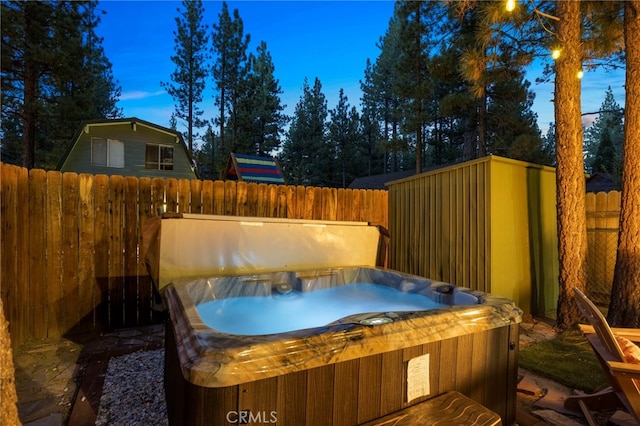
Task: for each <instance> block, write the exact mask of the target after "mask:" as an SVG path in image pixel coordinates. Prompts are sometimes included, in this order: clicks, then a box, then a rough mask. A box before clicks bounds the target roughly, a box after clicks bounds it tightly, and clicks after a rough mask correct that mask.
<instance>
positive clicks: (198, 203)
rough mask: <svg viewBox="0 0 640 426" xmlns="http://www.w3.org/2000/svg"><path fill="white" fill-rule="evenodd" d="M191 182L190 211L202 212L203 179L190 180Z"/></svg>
mask: <svg viewBox="0 0 640 426" xmlns="http://www.w3.org/2000/svg"><path fill="white" fill-rule="evenodd" d="M187 182H189V181H187ZM190 184H191V188H190V190H191V194H190V200H191V204H190V206H189V213H196V214H202V181H201V180H192V181H190Z"/></svg>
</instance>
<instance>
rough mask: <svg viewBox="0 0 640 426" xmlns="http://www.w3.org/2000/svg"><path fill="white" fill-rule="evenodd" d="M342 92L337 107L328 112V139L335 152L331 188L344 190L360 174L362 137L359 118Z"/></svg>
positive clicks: (341, 91)
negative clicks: (335, 187) (336, 187)
mask: <svg viewBox="0 0 640 426" xmlns="http://www.w3.org/2000/svg"><path fill="white" fill-rule="evenodd" d="M348 101H349V100H348V98H347V96H345V94H344V90H343V89H340V93H339V97H338V105H336V107H335V109H332V110H330V111H329V115H330V119H329V126H328V127H329V134H328V139H329V142H330V144H331V145H333V150H334V152H335V164H336V167H332V169H331V170H332V171H333V172H334V174H333V176H332V178H333V179H332V181H331V182H329V183H331V184H332V186H338V187H342V188H346V187H347V184H348V183H350V182H351V181H352V180H353V179H354V178H355V177H357V176H360V175H361V173H362V167H361V161H362V158H363V151H364V150H363V149H362V136H361V132H360V126H359V124H360V116H359V114H358V112H357V110H356V109H355V107H353V108H352V107H351V106H350V105H349V102H348Z"/></svg>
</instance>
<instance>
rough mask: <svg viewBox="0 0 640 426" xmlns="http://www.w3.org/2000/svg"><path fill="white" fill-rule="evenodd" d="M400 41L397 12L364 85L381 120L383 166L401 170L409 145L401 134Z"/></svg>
mask: <svg viewBox="0 0 640 426" xmlns="http://www.w3.org/2000/svg"><path fill="white" fill-rule="evenodd" d="M397 7H398V5H397V4H396V8H397ZM399 42H400V23H399V20H398V17H397V13H394V16H393V17H392V19H391V20H390V21H389V28H388V29H387V32H386V34H385V35H384V37H382V38H381V39H380V41H379V43H378V48H379V49H380V55H379V56H378V58H377V59H376V62H375V64H374V65H373V66H372V67H371V70H370V71H369V76H368V77H367V78H368V81H367V82H366V85H365V86H363V93H364V94H365V95H366V98H365V100H366V105H367V108H368V109H369V110H370V111H375V117H376V118H377V121H378V123H379V127H380V132H381V135H380V137H381V139H382V140H381V144H382V146H383V149H384V151H385V154H384V166H383V171H385V172H395V171H396V170H398V167H399V163H398V153H399V152H400V151H402V150H404V149H406V144H405V141H404V140H403V139H402V138H401V137H400V133H401V132H400V122H401V116H402V111H401V101H400V97H399V95H398V92H397V90H396V89H397V86H398V84H397V83H396V80H397V79H398V76H397V74H396V61H397V58H398V55H399V48H400V47H399Z"/></svg>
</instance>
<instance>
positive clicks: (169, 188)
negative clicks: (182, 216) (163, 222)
mask: <svg viewBox="0 0 640 426" xmlns="http://www.w3.org/2000/svg"><path fill="white" fill-rule="evenodd" d="M164 194H165V204H166V205H167V210H166V211H168V212H177V211H178V180H177V179H173V178H169V179H165V181H164Z"/></svg>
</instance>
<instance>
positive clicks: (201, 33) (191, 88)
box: [162, 0, 209, 153]
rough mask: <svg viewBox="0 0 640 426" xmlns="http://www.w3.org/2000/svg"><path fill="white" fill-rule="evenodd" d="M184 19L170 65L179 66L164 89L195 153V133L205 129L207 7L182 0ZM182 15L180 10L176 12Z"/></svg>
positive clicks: (178, 26)
mask: <svg viewBox="0 0 640 426" xmlns="http://www.w3.org/2000/svg"><path fill="white" fill-rule="evenodd" d="M182 8H183V10H182V12H181V15H180V16H179V17H177V18H175V21H176V30H175V31H174V32H173V34H174V37H175V38H174V42H175V54H174V55H172V56H171V61H173V63H174V64H175V66H176V69H175V71H173V73H172V74H171V81H172V82H173V83H162V86H163V87H164V88H165V89H166V90H167V92H168V93H169V94H170V95H171V97H172V98H173V100H174V101H175V102H176V105H175V117H176V118H178V119H180V120H183V121H184V122H185V125H186V127H187V134H186V140H187V145H188V147H189V152H190V153H193V140H194V138H195V133H194V130H195V129H198V128H200V127H202V126H204V125H205V121H204V120H203V119H202V118H201V117H202V114H203V111H202V109H200V108H199V107H198V104H199V103H200V102H202V93H203V91H204V88H205V79H206V77H207V74H208V70H207V67H206V63H207V59H208V57H207V43H208V42H209V37H208V35H207V26H206V25H205V24H203V23H202V19H203V15H204V7H203V6H202V1H201V0H193V1H192V0H183V1H182ZM177 11H178V12H179V13H180V9H178V10H177Z"/></svg>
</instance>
